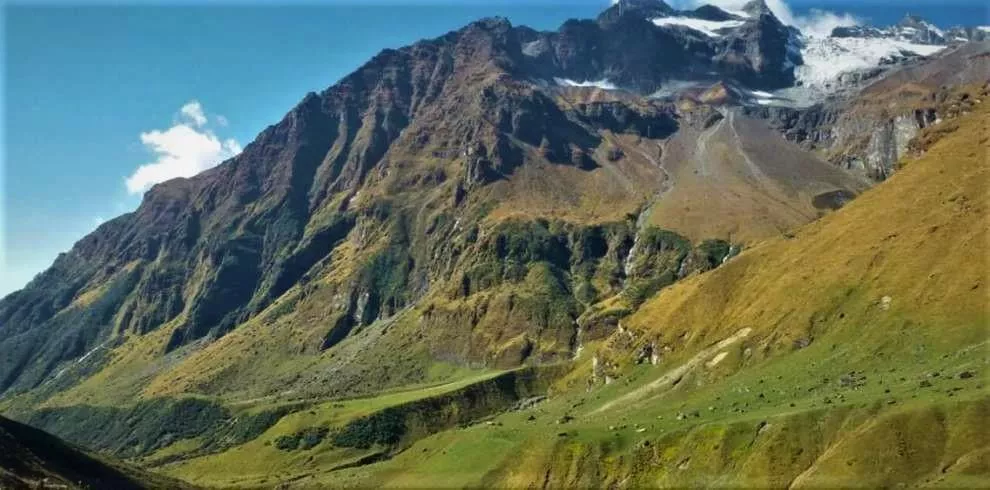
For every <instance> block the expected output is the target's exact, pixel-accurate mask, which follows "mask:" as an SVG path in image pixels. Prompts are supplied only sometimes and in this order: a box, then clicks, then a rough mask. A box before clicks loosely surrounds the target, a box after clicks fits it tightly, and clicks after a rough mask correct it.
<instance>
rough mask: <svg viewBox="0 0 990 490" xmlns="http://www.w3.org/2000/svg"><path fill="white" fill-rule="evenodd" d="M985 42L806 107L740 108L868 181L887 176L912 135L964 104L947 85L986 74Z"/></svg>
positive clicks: (989, 60) (988, 49)
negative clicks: (821, 152)
mask: <svg viewBox="0 0 990 490" xmlns="http://www.w3.org/2000/svg"><path fill="white" fill-rule="evenodd" d="M988 53H990V45H988V44H987V43H968V44H965V45H962V46H960V47H957V48H954V49H951V50H949V51H947V52H944V53H941V54H940V55H938V56H936V57H933V58H932V59H929V60H926V61H923V62H921V63H915V64H911V65H907V66H904V67H902V68H900V69H897V70H894V71H892V72H890V73H885V74H883V75H882V76H879V77H878V79H877V80H875V81H873V82H872V83H870V84H868V85H867V86H866V87H865V88H863V89H862V90H861V91H860V92H858V93H857V94H856V95H855V96H853V97H851V98H834V99H832V100H828V101H825V102H822V103H818V104H815V105H813V106H811V107H808V108H792V107H783V106H777V107H773V106H760V107H752V106H751V107H747V108H745V109H744V110H745V112H746V113H747V114H749V115H751V116H753V117H758V118H762V119H766V120H767V121H768V122H769V123H770V125H771V126H773V127H774V128H775V129H777V130H778V131H780V132H782V133H783V134H784V136H785V137H786V138H787V139H789V140H791V141H794V142H796V143H799V144H801V145H803V146H804V147H806V148H809V149H815V150H821V151H823V152H824V153H825V154H826V155H827V157H828V159H829V160H830V161H831V162H832V163H834V164H836V165H838V166H840V167H842V168H845V169H848V170H853V171H856V172H862V173H865V174H866V175H868V176H869V177H871V178H873V179H875V180H883V179H885V178H887V177H889V176H890V175H891V174H892V173H893V172H894V171H895V170H896V165H897V162H898V161H899V160H900V159H901V158H902V157H904V156H905V155H907V154H908V151H909V145H910V143H911V141H912V140H913V139H914V138H915V137H916V136H917V135H918V134H919V132H920V131H921V130H923V129H925V128H928V127H930V126H933V125H936V124H939V123H940V122H941V121H942V119H943V118H944V116H946V115H947V114H951V115H955V114H957V113H958V112H959V110H960V108H961V107H962V106H966V105H967V104H969V103H970V102H967V101H961V100H958V98H957V94H954V92H953V89H952V88H951V87H957V86H960V85H962V86H965V85H973V84H981V83H984V82H986V73H988V72H990V56H988Z"/></svg>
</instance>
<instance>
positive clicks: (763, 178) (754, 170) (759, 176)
mask: <svg viewBox="0 0 990 490" xmlns="http://www.w3.org/2000/svg"><path fill="white" fill-rule="evenodd" d="M735 116H736V113H735V111H731V110H730V111H729V115H728V118H729V127H730V128H732V136H733V137H735V139H736V148H738V149H739V154H740V155H741V156H742V157H743V161H744V162H746V168H747V169H748V170H749V173H750V174H752V176H753V178H754V179H756V182H757V183H759V184H760V185H761V186H763V188H765V189H769V188H770V186H771V183H770V179H769V178H768V177H767V175H766V174H765V173H763V171H762V170H760V167H759V166H758V165H756V163H755V162H753V159H752V158H749V154H747V153H746V149H745V148H743V144H742V138H740V137H739V132H738V131H737V130H736V122H735Z"/></svg>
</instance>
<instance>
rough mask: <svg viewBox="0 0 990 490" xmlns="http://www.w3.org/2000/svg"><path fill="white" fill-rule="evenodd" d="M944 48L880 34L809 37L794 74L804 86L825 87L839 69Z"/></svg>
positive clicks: (869, 65)
mask: <svg viewBox="0 0 990 490" xmlns="http://www.w3.org/2000/svg"><path fill="white" fill-rule="evenodd" d="M944 48H945V46H934V45H926V44H913V43H909V42H906V41H899V40H894V39H883V38H853V37H844V38H840V37H809V38H806V39H805V42H804V48H803V49H802V50H801V56H802V58H804V65H801V66H798V67H797V68H796V69H795V71H794V75H795V77H796V78H797V79H798V81H800V82H803V84H804V85H805V86H807V87H816V88H828V87H829V86H831V85H832V84H833V83H834V82H835V81H836V80H838V78H839V76H840V75H842V74H843V73H849V72H854V71H857V70H863V69H867V68H873V67H876V66H879V65H881V64H882V62H883V61H884V60H891V59H897V58H901V57H903V56H904V55H905V54H915V55H920V56H930V55H933V54H935V53H937V52H939V51H941V50H942V49H944Z"/></svg>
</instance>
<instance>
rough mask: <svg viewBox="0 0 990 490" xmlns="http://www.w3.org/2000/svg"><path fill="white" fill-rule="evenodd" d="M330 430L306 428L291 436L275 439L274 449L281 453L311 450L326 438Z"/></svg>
mask: <svg viewBox="0 0 990 490" xmlns="http://www.w3.org/2000/svg"><path fill="white" fill-rule="evenodd" d="M329 431H330V429H328V428H326V427H306V428H305V429H303V430H300V431H298V432H295V433H293V434H289V435H284V436H279V437H277V438H276V439H275V447H277V448H278V449H280V450H282V451H295V450H298V449H301V450H303V451H306V450H309V449H313V448H314V447H316V446H317V445H319V444H320V443H321V442H323V439H324V438H326V436H327V433H328V432H329Z"/></svg>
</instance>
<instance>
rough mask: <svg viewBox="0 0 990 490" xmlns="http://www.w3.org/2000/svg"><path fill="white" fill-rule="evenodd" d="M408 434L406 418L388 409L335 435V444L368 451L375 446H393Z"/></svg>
mask: <svg viewBox="0 0 990 490" xmlns="http://www.w3.org/2000/svg"><path fill="white" fill-rule="evenodd" d="M405 433H406V424H405V416H404V414H403V412H402V411H401V410H399V409H396V408H387V409H385V410H382V411H381V412H378V413H375V414H373V415H371V416H368V417H364V418H361V419H358V420H356V421H354V422H352V423H350V424H348V425H347V426H346V427H344V429H343V430H341V431H339V432H337V433H336V434H334V435H333V443H334V445H336V446H341V447H354V448H359V449H367V448H370V447H371V446H374V445H383V446H387V445H392V444H395V443H397V442H399V440H400V439H402V436H403V435H404V434H405Z"/></svg>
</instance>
